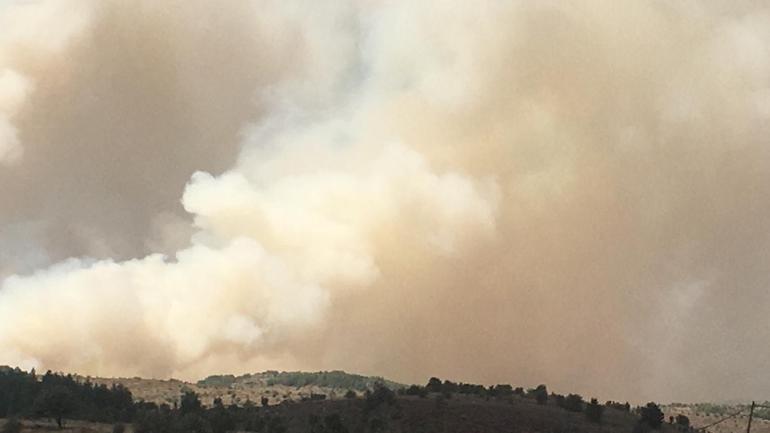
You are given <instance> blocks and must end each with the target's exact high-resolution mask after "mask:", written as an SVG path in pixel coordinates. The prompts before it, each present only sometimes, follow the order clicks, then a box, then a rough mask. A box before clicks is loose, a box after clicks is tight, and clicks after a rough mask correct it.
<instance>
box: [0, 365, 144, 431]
mask: <svg viewBox="0 0 770 433" xmlns="http://www.w3.org/2000/svg"><path fill="white" fill-rule="evenodd" d="M133 416H134V401H133V397H132V395H131V392H130V391H129V390H128V389H126V388H125V387H123V386H121V385H112V386H111V387H108V386H106V385H96V384H93V383H91V382H89V381H85V382H79V381H77V380H76V379H75V378H73V377H72V376H71V375H66V376H65V375H61V374H54V373H51V372H50V371H49V372H47V373H46V374H45V375H44V376H42V377H40V378H38V377H37V375H36V374H35V371H34V370H33V371H31V372H29V373H27V372H25V371H22V370H19V369H3V370H0V417H2V418H8V417H48V418H51V419H54V420H55V421H56V423H57V424H58V425H59V427H62V425H63V423H64V419H65V418H70V419H82V420H87V421H95V422H128V421H130V420H131V419H132V418H133Z"/></svg>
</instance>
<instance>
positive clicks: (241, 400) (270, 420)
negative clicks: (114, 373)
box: [0, 369, 687, 433]
mask: <svg viewBox="0 0 770 433" xmlns="http://www.w3.org/2000/svg"><path fill="white" fill-rule="evenodd" d="M394 388H395V390H394ZM663 416H664V413H663V412H662V411H661V410H660V409H659V408H658V406H657V405H655V404H653V403H650V404H649V405H646V406H645V407H643V408H637V409H633V408H631V407H630V405H628V404H627V403H617V402H607V403H606V404H601V403H599V402H598V401H596V400H595V399H594V400H591V401H590V402H589V401H586V400H584V399H583V398H582V397H581V396H579V395H576V394H569V395H566V396H565V395H559V394H554V393H548V390H547V388H546V386H545V385H539V386H537V387H536V388H533V389H529V390H525V389H523V388H520V387H518V388H513V387H512V386H511V385H509V384H499V385H495V386H490V387H485V386H482V385H478V384H468V383H456V382H452V381H449V380H444V381H442V380H440V379H438V378H431V379H430V380H429V381H428V383H427V384H426V385H425V386H419V385H410V386H409V387H404V386H403V385H399V384H396V383H393V382H388V381H384V380H383V379H381V378H376V377H365V376H359V375H351V374H347V373H344V372H338V371H335V372H318V373H301V372H292V373H278V372H265V373H260V374H252V375H244V376H239V377H235V376H229V375H224V376H223V375H220V376H211V377H209V378H206V379H204V380H202V381H199V382H197V383H187V382H182V381H176V380H167V381H161V380H146V379H140V378H134V379H90V378H83V377H77V376H72V375H64V374H57V373H52V372H47V373H46V374H44V375H41V376H38V375H36V374H35V373H34V372H25V371H23V370H20V369H13V370H10V369H9V370H4V371H0V417H6V418H13V419H20V420H21V422H22V425H21V427H22V429H21V431H23V432H32V433H37V432H44V431H54V430H60V429H61V430H64V431H69V432H77V433H101V432H108V431H111V429H112V425H113V424H114V425H118V424H120V423H123V424H125V425H126V426H127V428H126V431H128V432H129V433H190V432H192V433H233V432H258V433H300V432H310V433H353V432H355V433H388V432H392V433H401V432H415V433H420V432H425V433H428V432H442V433H470V432H475V433H485V432H488V433H502V432H522V433H523V432H540V433H578V432H585V433H593V432H596V433H600V432H601V433H609V432H624V433H631V432H636V433H648V432H650V431H651V428H652V427H657V428H658V430H659V431H660V432H661V433H674V432H676V431H681V432H684V431H686V430H687V429H686V428H685V429H681V430H680V429H677V428H675V427H674V426H671V425H667V424H663V425H661V421H662V420H663ZM642 420H644V422H641V421H642ZM17 425H18V424H17ZM62 427H63V429H62ZM3 432H5V429H3ZM8 432H13V433H19V430H13V429H10V430H8Z"/></svg>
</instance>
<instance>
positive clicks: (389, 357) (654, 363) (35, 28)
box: [0, 0, 770, 401]
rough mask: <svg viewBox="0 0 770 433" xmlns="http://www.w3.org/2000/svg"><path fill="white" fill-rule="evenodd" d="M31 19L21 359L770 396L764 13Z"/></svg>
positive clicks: (642, 9) (80, 13) (388, 10)
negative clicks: (768, 373) (766, 372)
mask: <svg viewBox="0 0 770 433" xmlns="http://www.w3.org/2000/svg"><path fill="white" fill-rule="evenodd" d="M0 11H2V12H0V14H1V15H0V16H1V17H2V18H0V20H2V23H3V24H7V25H0V28H2V29H3V30H2V31H0V161H1V164H2V165H0V185H1V186H0V206H1V207H0V223H1V224H2V229H0V260H1V261H2V262H1V263H0V276H4V277H5V278H4V280H3V282H2V286H1V287H2V288H0V363H11V364H19V365H23V366H37V367H39V368H54V369H62V370H68V371H76V372H80V373H84V374H94V375H121V376H130V375H144V376H152V377H167V376H172V375H173V376H177V377H182V378H197V377H200V376H203V375H206V374H211V373H222V372H235V373H239V372H247V371H254V370H260V369H266V368H276V369H294V368H302V369H329V368H343V369H348V370H354V371H360V372H365V373H373V374H381V375H386V376H389V377H392V378H394V379H397V380H402V381H415V382H423V381H425V380H426V379H427V377H429V376H431V375H438V376H441V377H449V378H453V379H455V380H463V381H471V382H482V383H496V382H509V383H515V384H521V385H525V386H531V385H535V384H537V383H541V382H544V383H547V384H549V385H550V386H551V387H552V388H554V389H556V390H559V391H565V392H580V393H582V394H585V395H596V396H598V397H600V398H607V399H610V398H613V399H624V400H625V399H633V400H638V401H641V400H647V399H656V400H709V399H713V400H718V399H730V398H766V394H767V393H768V392H770V380H767V379H764V376H763V375H761V371H762V370H763V369H764V368H767V367H770V352H768V350H767V348H766V344H764V343H766V341H767V338H768V337H770V335H768V332H767V331H765V330H764V329H763V327H762V326H761V324H762V323H763V319H764V318H765V316H766V314H767V312H768V311H770V299H768V293H770V292H768V290H767V288H768V286H770V274H769V273H768V272H767V269H766V268H767V263H768V258H769V257H768V255H769V254H770V238H769V237H768V234H770V230H769V229H770V219H768V218H767V216H768V215H770V201H768V200H767V197H768V196H770V195H769V194H770V146H768V143H767V137H768V136H769V135H768V133H770V126H768V125H770V122H768V120H770V8H768V7H767V6H766V5H764V4H763V2H748V1H747V2H738V3H734V2H712V3H709V4H705V3H702V2H691V1H684V0H682V1H677V2H662V1H660V2H659V1H653V2H643V3H641V2H640V3H625V4H623V5H622V7H621V6H620V5H618V4H616V3H613V2H605V1H588V2H582V3H580V4H574V3H569V2H513V1H512V2H493V1H489V2H481V3H478V2H476V3H473V4H471V3H467V2H379V1H349V2H344V1H339V2H323V3H319V4H314V5H313V6H312V7H310V6H309V5H307V4H302V3H301V2H291V1H289V2H287V1H259V2H239V3H237V4H236V3H226V4H214V3H211V2H203V1H200V2H199V1H193V2H190V1H185V2H181V1H173V0H169V1H162V2H157V1H140V2H133V3H131V4H130V5H129V4H127V3H125V2H118V1H100V2H95V1H86V0H83V1H77V2H68V3H67V4H66V6H64V5H63V3H61V2H56V1H53V0H50V1H38V2H24V3H12V4H11V5H10V6H5V7H4V8H3V9H0ZM6 29H7V30H6ZM41 29H45V30H44V31H43V30H41ZM180 198H181V200H180ZM70 257H71V258H70Z"/></svg>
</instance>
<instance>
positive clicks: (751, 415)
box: [746, 401, 757, 433]
mask: <svg viewBox="0 0 770 433" xmlns="http://www.w3.org/2000/svg"><path fill="white" fill-rule="evenodd" d="M756 405H757V404H756V403H755V402H753V401H752V402H751V410H750V411H749V425H748V426H746V433H751V419H752V418H753V417H754V407H755V406H756Z"/></svg>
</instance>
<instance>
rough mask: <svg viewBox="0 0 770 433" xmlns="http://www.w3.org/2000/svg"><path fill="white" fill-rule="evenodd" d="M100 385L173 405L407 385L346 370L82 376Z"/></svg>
mask: <svg viewBox="0 0 770 433" xmlns="http://www.w3.org/2000/svg"><path fill="white" fill-rule="evenodd" d="M81 379H82V380H85V379H88V380H90V381H92V382H94V383H97V384H105V385H108V386H109V385H112V384H120V385H123V386H125V387H126V388H128V389H129V390H131V392H132V394H133V395H134V399H136V400H138V401H146V402H153V403H157V404H163V403H166V404H169V405H171V406H173V405H174V403H177V402H178V401H179V397H180V395H181V394H182V393H183V392H185V391H193V392H195V393H196V394H198V395H199V396H200V398H201V401H202V402H203V404H205V405H211V404H212V403H213V401H214V399H215V398H221V399H222V400H223V402H224V404H227V405H229V404H239V405H241V404H244V403H245V402H247V401H252V402H256V403H259V402H260V401H261V399H262V398H267V399H268V402H269V404H271V405H275V404H278V403H280V402H282V401H284V400H294V401H301V400H303V399H309V398H312V397H313V395H316V396H320V395H323V396H325V398H328V399H336V398H342V397H343V396H344V395H345V393H346V392H348V390H353V391H354V392H356V393H357V394H362V393H363V392H364V391H365V390H367V389H371V388H372V387H373V386H374V385H375V384H376V383H382V384H385V385H386V386H387V387H389V388H391V389H394V390H396V389H399V388H403V387H404V385H402V384H399V383H396V382H393V381H389V380H386V379H383V378H381V377H373V376H362V375H358V374H350V373H346V372H343V371H320V372H315V373H309V372H278V371H266V372H263V373H256V374H245V375H242V376H234V375H216V376H209V377H207V378H206V379H203V380H200V381H198V382H196V383H192V382H184V381H180V380H175V379H170V380H157V379H142V378H81Z"/></svg>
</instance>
